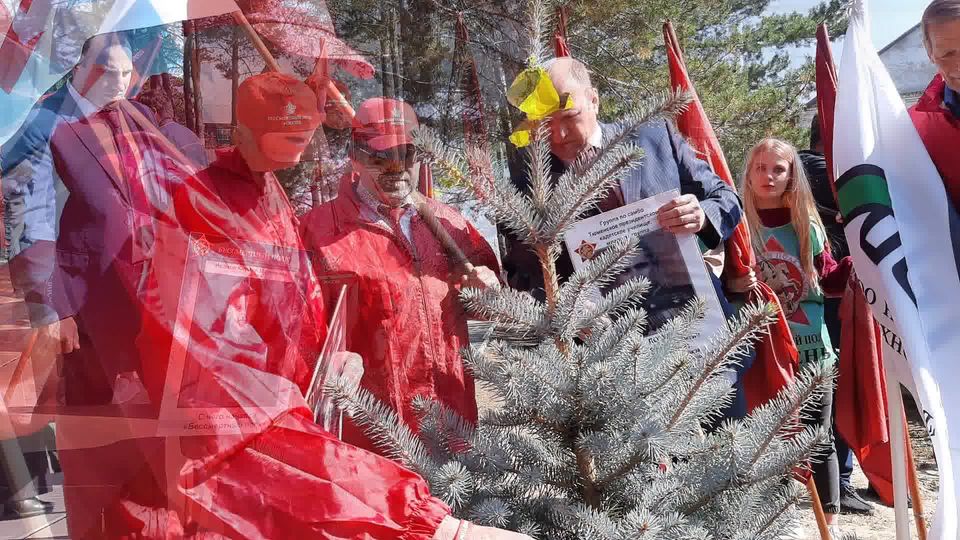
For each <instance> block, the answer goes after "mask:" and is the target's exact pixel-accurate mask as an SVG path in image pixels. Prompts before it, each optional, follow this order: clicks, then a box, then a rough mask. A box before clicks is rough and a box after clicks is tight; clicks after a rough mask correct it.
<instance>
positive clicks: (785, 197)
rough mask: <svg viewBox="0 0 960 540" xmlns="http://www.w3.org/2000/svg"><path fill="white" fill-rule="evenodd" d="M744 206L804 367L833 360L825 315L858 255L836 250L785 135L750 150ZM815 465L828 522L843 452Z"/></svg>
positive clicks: (822, 418) (761, 266) (826, 406)
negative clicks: (827, 298) (837, 254)
mask: <svg viewBox="0 0 960 540" xmlns="http://www.w3.org/2000/svg"><path fill="white" fill-rule="evenodd" d="M741 189H742V192H743V207H744V211H745V213H746V218H747V224H748V226H749V227H750V234H751V238H752V239H753V248H754V251H755V252H756V254H757V261H758V262H757V269H756V270H757V276H758V278H760V279H762V280H763V281H764V282H765V283H767V284H768V285H770V287H771V288H772V289H773V290H774V291H775V292H776V293H777V296H778V297H779V298H780V303H781V305H782V306H783V310H784V313H785V314H786V316H787V321H788V322H789V323H790V331H791V332H792V333H793V339H794V341H795V343H796V345H797V350H798V351H799V352H800V363H801V365H803V364H807V363H810V362H822V363H829V364H833V363H835V362H836V359H837V355H836V352H835V351H834V348H833V344H832V343H831V342H830V334H829V332H827V326H826V323H825V321H824V318H823V300H824V295H825V294H830V295H831V296H835V295H836V296H839V295H841V294H842V293H843V289H844V287H845V285H846V282H847V279H848V278H849V275H850V269H851V261H850V258H849V257H847V258H844V259H843V260H842V261H841V262H840V263H837V262H836V261H834V259H833V257H832V256H831V255H830V245H829V242H828V241H827V238H826V234H825V232H824V231H825V228H824V226H823V223H822V222H821V221H820V215H819V214H818V212H817V206H816V202H815V201H814V198H813V193H812V192H811V190H810V184H809V182H808V180H807V176H806V174H805V173H804V169H803V164H802V163H801V162H800V157H799V155H798V154H797V150H796V148H794V147H793V146H792V145H791V144H789V143H786V142H784V141H781V140H777V139H764V140H762V141H760V142H759V143H758V144H757V145H756V146H754V147H753V149H752V150H751V151H750V154H749V155H748V156H747V165H746V170H745V171H744V175H743V184H742V188H741ZM832 405H833V396H832V395H828V396H825V397H824V400H823V403H822V407H821V414H820V415H819V417H818V418H814V419H811V422H817V423H821V424H822V425H824V427H826V429H827V430H828V431H830V426H831V424H832ZM821 459H822V461H821V462H820V463H817V464H815V465H814V467H813V476H814V480H815V481H816V483H817V490H818V491H819V494H820V499H821V503H822V504H823V507H824V511H825V512H826V514H827V521H828V523H830V524H832V525H835V524H836V518H837V514H838V513H839V512H840V474H839V470H838V464H837V453H836V449H835V448H834V447H833V443H832V442H831V445H830V451H829V453H828V454H827V455H825V456H822V457H821Z"/></svg>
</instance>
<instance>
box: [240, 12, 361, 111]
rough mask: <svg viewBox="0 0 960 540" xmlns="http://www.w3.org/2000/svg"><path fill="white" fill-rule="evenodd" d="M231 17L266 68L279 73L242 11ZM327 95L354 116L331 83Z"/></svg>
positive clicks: (348, 103) (328, 85)
mask: <svg viewBox="0 0 960 540" xmlns="http://www.w3.org/2000/svg"><path fill="white" fill-rule="evenodd" d="M232 15H233V20H234V21H236V23H237V24H238V25H240V28H242V29H243V31H244V33H246V34H247V37H248V38H250V41H251V42H252V43H253V46H254V47H255V48H256V49H257V52H259V53H260V56H261V57H263V61H264V62H266V63H267V67H268V68H270V70H271V71H276V72H277V73H279V72H281V71H282V70H281V69H280V64H279V63H278V62H277V59H276V58H274V57H273V53H271V52H270V49H268V48H267V45H266V43H264V42H263V39H262V38H261V37H260V34H258V33H257V31H256V29H255V28H254V27H253V25H252V24H250V21H249V20H248V19H247V16H246V15H244V14H243V12H242V11H234V12H233V13H232ZM327 95H328V96H329V98H330V99H331V100H333V101H335V102H336V104H337V106H338V107H340V108H341V109H342V110H343V112H344V113H346V114H347V115H348V116H349V117H350V118H353V117H354V116H355V115H356V112H354V110H353V107H352V106H351V105H350V102H349V101H347V100H346V98H344V97H343V94H341V93H340V89H339V88H337V87H336V85H334V84H333V81H327Z"/></svg>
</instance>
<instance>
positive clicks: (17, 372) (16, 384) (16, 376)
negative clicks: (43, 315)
mask: <svg viewBox="0 0 960 540" xmlns="http://www.w3.org/2000/svg"><path fill="white" fill-rule="evenodd" d="M37 335H38V332H37V330H33V331H31V332H30V338H29V339H28V340H27V345H26V346H25V347H24V348H23V352H21V353H20V358H19V360H17V367H16V368H14V370H13V375H12V376H11V377H10V383H9V384H8V385H7V391H6V392H4V396H3V401H4V403H10V402H12V401H13V398H14V397H16V396H15V394H16V393H17V390H19V388H20V385H21V384H22V383H23V381H22V379H23V373H24V371H26V370H27V366H28V365H29V364H30V363H31V361H30V359H31V357H32V356H33V347H34V345H36V344H37ZM45 382H46V381H44V383H45ZM34 384H36V380H34ZM39 394H40V393H39V392H37V395H39Z"/></svg>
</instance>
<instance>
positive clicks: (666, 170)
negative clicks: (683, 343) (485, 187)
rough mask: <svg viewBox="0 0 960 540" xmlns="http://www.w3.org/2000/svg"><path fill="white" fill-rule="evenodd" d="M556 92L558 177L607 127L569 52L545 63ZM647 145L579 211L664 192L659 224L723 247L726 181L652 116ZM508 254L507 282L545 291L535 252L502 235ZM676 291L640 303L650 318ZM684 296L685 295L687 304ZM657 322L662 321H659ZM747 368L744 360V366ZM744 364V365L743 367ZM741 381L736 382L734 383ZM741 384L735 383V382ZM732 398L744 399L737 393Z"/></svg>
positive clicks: (734, 203)
mask: <svg viewBox="0 0 960 540" xmlns="http://www.w3.org/2000/svg"><path fill="white" fill-rule="evenodd" d="M544 67H545V68H546V70H547V73H548V74H549V76H550V79H551V81H552V82H553V85H554V87H556V89H557V92H558V93H559V94H560V95H564V94H567V95H568V99H571V100H573V107H571V108H570V109H567V110H562V111H559V112H557V113H555V114H554V115H553V117H552V118H551V123H550V147H551V151H552V154H553V155H552V171H553V173H554V174H555V175H556V176H557V177H559V175H561V174H562V173H563V172H564V171H565V170H566V168H567V167H568V166H569V164H570V163H572V162H573V161H574V160H575V159H576V158H577V157H578V156H579V155H580V154H581V153H583V152H589V151H591V149H599V148H601V147H602V146H603V143H604V139H605V137H604V135H605V132H606V130H608V129H609V126H605V125H603V124H601V123H600V122H599V121H598V119H597V114H598V112H599V109H600V96H599V94H598V93H597V90H596V88H594V87H593V85H592V83H591V81H590V73H589V71H588V70H587V68H586V66H584V65H583V63H581V62H580V61H578V60H575V59H573V58H569V57H567V58H556V59H553V60H550V61H548V62H547V63H546V64H545V66H544ZM632 142H633V143H634V144H636V145H637V146H639V147H640V148H642V149H643V151H644V157H643V161H642V163H641V164H640V165H639V166H638V167H636V168H634V169H632V170H631V171H629V173H628V174H627V176H626V177H625V178H624V179H623V180H621V182H620V184H619V185H618V186H615V187H614V188H613V189H612V190H611V191H610V193H609V195H608V196H607V198H606V199H605V200H604V201H602V202H601V203H600V204H599V205H598V207H597V208H594V209H591V211H590V212H588V214H587V215H586V216H584V217H588V216H590V215H596V214H598V213H600V212H604V211H608V210H612V209H614V208H617V207H620V206H623V205H625V204H630V203H633V202H636V201H639V200H642V199H646V198H648V197H652V196H654V195H657V194H659V193H663V192H666V191H669V190H673V189H675V190H677V191H679V192H680V196H679V197H677V198H675V199H674V200H672V201H670V202H669V203H667V204H666V205H664V206H663V207H662V208H660V210H659V212H658V215H657V218H658V221H659V222H660V225H661V227H662V228H663V229H664V230H665V231H667V232H669V233H673V234H696V235H697V237H698V238H699V240H700V241H701V243H702V244H704V245H705V246H706V247H707V248H708V249H715V248H717V247H720V246H721V245H722V244H723V242H724V241H725V240H726V239H727V238H729V237H730V235H731V234H733V231H734V229H735V228H736V226H737V225H738V224H739V223H740V218H741V210H742V206H741V202H740V197H739V196H738V195H737V193H736V191H734V190H733V189H732V188H731V187H730V186H728V185H727V184H726V183H725V182H724V181H723V180H721V179H720V178H719V177H718V176H717V175H716V174H714V173H713V170H712V169H711V168H710V166H709V165H708V164H707V163H705V162H704V161H702V160H700V159H699V158H697V157H696V155H695V153H694V150H693V149H692V148H691V147H690V145H688V144H687V143H686V141H684V139H683V138H682V137H681V136H680V135H679V134H678V133H677V132H676V131H675V130H674V128H673V127H672V126H671V125H670V123H669V122H667V121H665V120H654V121H651V122H648V123H647V124H645V125H643V126H641V127H640V129H639V130H638V131H637V132H636V133H635V136H634V138H633V141H632ZM513 169H514V171H515V174H514V175H513V181H514V183H515V184H516V186H517V187H518V189H520V190H521V191H525V190H527V189H528V187H529V179H528V178H527V176H526V167H525V166H520V167H514V168H513ZM504 236H505V240H506V245H505V248H506V250H505V251H506V253H505V255H504V260H503V267H504V270H505V271H506V272H507V277H508V281H509V283H510V285H511V286H512V287H514V288H516V289H520V290H526V291H530V292H531V293H533V294H534V295H535V296H538V295H541V296H542V292H541V291H542V288H543V275H542V273H541V270H540V265H539V263H538V262H537V258H536V256H535V255H534V254H533V253H532V252H531V251H530V250H528V249H527V247H526V246H525V245H523V244H522V243H520V242H519V241H517V240H516V239H514V238H512V237H511V236H510V235H509V234H505V235H504ZM643 263H644V260H643V259H642V258H641V260H638V263H637V266H635V267H634V268H632V269H631V270H628V271H627V272H626V273H625V275H624V276H621V279H623V278H624V277H628V276H630V275H637V274H645V272H644V268H641V267H642V266H643ZM557 272H558V273H559V275H560V279H561V281H563V280H565V279H567V278H568V277H569V276H570V275H571V274H572V273H573V264H572V263H571V261H570V257H569V255H568V254H567V252H566V251H565V250H564V251H563V252H562V253H561V255H560V258H559V260H558V261H557ZM711 276H712V277H713V279H714V285H715V288H716V290H717V295H718V297H719V299H720V303H721V305H722V306H723V308H724V311H725V312H726V313H727V314H728V315H729V314H730V313H732V309H731V308H730V305H729V303H728V302H727V301H726V299H725V298H724V295H723V291H722V289H721V286H720V282H719V280H717V279H716V277H715V276H713V275H712V274H711ZM679 296H686V297H687V298H689V296H690V295H689V291H687V292H686V294H684V292H683V291H680V290H677V291H673V290H653V291H651V294H650V295H648V298H647V303H646V304H647V305H646V306H645V307H646V309H647V311H648V313H649V317H650V318H651V320H653V321H656V320H659V319H662V318H663V315H665V314H667V313H670V312H673V311H674V308H675V304H677V303H678V300H677V298H678V297H679ZM685 301H686V300H684V301H683V303H685ZM661 322H662V321H661ZM747 367H748V366H747ZM743 369H745V368H743ZM738 386H739V385H738ZM738 390H739V388H738ZM737 401H738V402H741V401H742V392H738V396H737ZM743 409H745V403H740V406H737V404H735V406H734V408H733V410H732V414H733V415H735V416H739V415H741V414H742V413H743V412H744V410H743Z"/></svg>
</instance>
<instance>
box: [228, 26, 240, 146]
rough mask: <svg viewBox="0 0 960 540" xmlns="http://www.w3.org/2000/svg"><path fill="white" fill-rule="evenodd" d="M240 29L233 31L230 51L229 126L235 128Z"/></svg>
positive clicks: (238, 86)
mask: <svg viewBox="0 0 960 540" xmlns="http://www.w3.org/2000/svg"><path fill="white" fill-rule="evenodd" d="M240 32H241V30H240V28H234V29H233V47H232V48H231V50H230V55H231V56H230V103H231V106H230V110H231V113H230V125H231V126H232V127H233V128H234V129H236V127H237V94H238V92H239V89H240Z"/></svg>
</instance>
